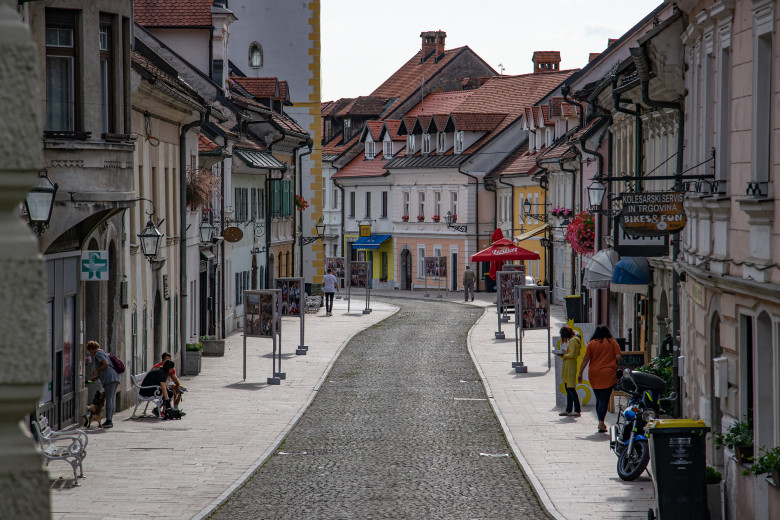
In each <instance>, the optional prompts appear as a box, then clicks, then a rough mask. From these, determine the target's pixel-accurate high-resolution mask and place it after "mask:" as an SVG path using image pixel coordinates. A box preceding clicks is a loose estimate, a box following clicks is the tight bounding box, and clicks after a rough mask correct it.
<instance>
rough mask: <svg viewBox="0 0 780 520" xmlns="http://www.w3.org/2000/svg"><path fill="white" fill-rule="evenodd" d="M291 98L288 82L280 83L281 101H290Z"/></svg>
mask: <svg viewBox="0 0 780 520" xmlns="http://www.w3.org/2000/svg"><path fill="white" fill-rule="evenodd" d="M289 98H290V89H289V87H288V85H287V81H285V80H282V81H280V82H279V99H281V100H282V101H288V100H289Z"/></svg>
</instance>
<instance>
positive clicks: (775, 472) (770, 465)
mask: <svg viewBox="0 0 780 520" xmlns="http://www.w3.org/2000/svg"><path fill="white" fill-rule="evenodd" d="M742 474H743V475H756V476H758V475H772V480H773V481H774V484H775V486H778V487H780V446H777V447H775V448H772V449H771V450H767V449H766V447H763V448H761V455H759V456H758V457H756V458H755V460H754V461H753V465H752V466H750V467H749V468H748V469H746V470H744V471H743V472H742Z"/></svg>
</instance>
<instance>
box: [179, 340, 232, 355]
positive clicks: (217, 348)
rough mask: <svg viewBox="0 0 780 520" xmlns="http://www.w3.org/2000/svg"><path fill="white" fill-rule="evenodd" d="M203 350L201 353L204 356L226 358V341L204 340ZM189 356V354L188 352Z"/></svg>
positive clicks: (202, 341)
mask: <svg viewBox="0 0 780 520" xmlns="http://www.w3.org/2000/svg"><path fill="white" fill-rule="evenodd" d="M201 343H203V350H202V351H201V353H202V354H203V355H204V356H224V355H225V340H224V339H204V340H201ZM188 354H189V352H188Z"/></svg>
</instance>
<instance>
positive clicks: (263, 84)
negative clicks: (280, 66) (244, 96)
mask: <svg viewBox="0 0 780 520" xmlns="http://www.w3.org/2000/svg"><path fill="white" fill-rule="evenodd" d="M230 79H231V80H232V81H235V82H236V83H238V84H239V85H241V87H242V88H243V89H244V90H246V91H247V92H249V93H250V94H252V95H253V96H254V97H256V98H278V97H279V81H278V80H277V79H276V78H244V77H241V76H235V75H234V76H230Z"/></svg>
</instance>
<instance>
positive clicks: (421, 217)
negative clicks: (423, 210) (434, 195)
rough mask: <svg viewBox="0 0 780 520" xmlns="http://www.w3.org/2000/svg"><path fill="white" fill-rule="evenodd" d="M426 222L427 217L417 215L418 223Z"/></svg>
mask: <svg viewBox="0 0 780 520" xmlns="http://www.w3.org/2000/svg"><path fill="white" fill-rule="evenodd" d="M424 220H425V215H417V222H423V221H424Z"/></svg>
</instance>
